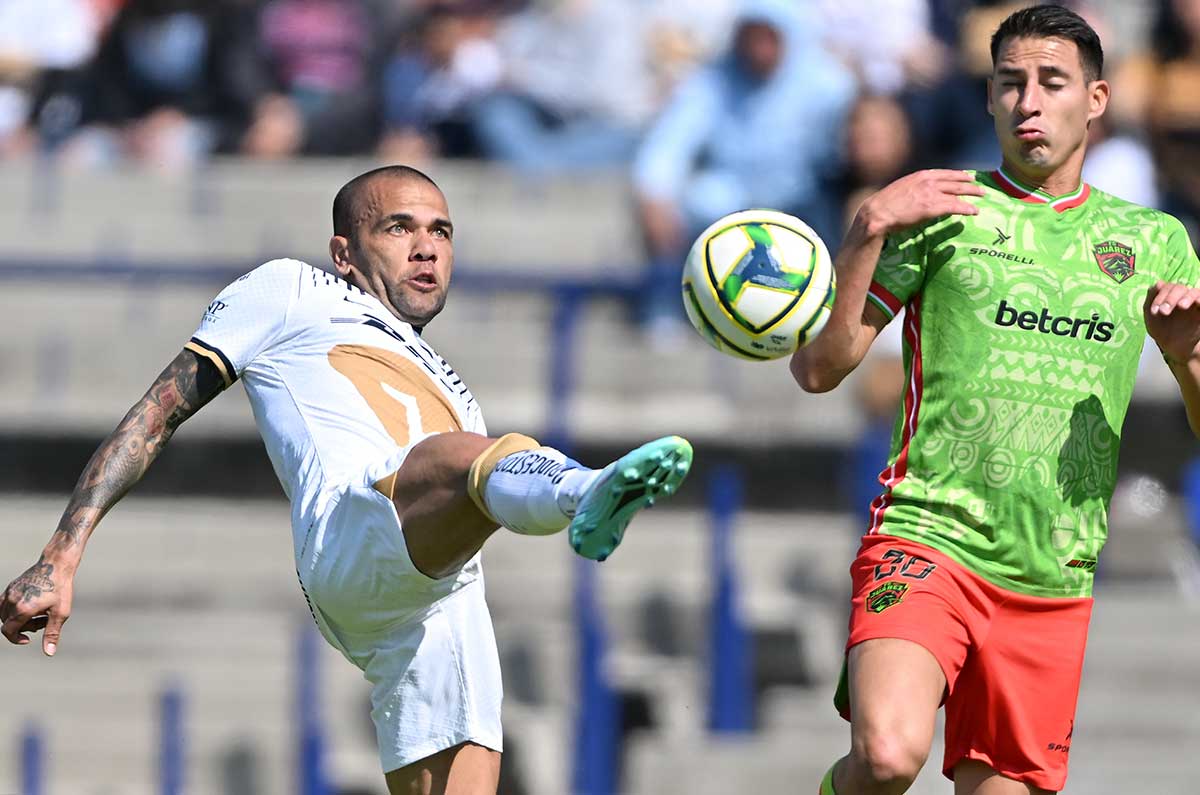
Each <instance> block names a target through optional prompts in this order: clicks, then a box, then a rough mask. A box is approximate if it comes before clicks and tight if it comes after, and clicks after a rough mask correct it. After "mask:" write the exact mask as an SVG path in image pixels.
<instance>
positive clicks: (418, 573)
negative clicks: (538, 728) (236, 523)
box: [0, 166, 691, 795]
mask: <svg viewBox="0 0 1200 795" xmlns="http://www.w3.org/2000/svg"><path fill="white" fill-rule="evenodd" d="M333 216H334V235H333V238H332V239H331V240H330V255H331V257H332V260H333V267H334V269H335V271H336V273H332V272H328V271H325V270H321V269H318V268H314V267H312V266H311V265H307V264H305V263H303V262H299V261H296V260H286V259H283V260H273V261H271V262H268V263H266V264H265V265H262V266H260V267H258V268H256V269H255V270H253V271H251V272H250V273H248V274H246V275H245V276H243V277H241V278H240V279H238V280H237V281H235V282H234V283H233V284H231V285H229V286H228V287H227V288H225V290H224V291H222V292H221V293H220V295H218V296H217V298H216V300H214V301H213V302H212V304H210V305H209V307H208V309H207V311H205V313H204V316H203V319H202V320H201V323H200V327H199V329H198V330H197V331H196V334H195V336H193V337H192V339H191V340H190V341H189V342H188V343H187V345H186V346H185V348H184V350H183V351H181V352H180V354H179V355H178V356H177V357H176V358H175V360H174V361H172V362H171V364H170V365H168V367H167V368H166V370H164V371H163V373H162V374H161V375H160V376H159V378H158V380H156V381H155V382H154V384H153V385H151V387H150V389H149V391H147V393H146V395H145V396H144V397H143V398H142V399H141V400H140V401H138V403H137V404H135V405H134V406H133V407H132V408H131V409H130V411H129V413H128V414H127V415H126V416H125V419H124V420H123V421H122V423H121V424H120V425H119V426H118V428H117V429H116V430H115V431H114V432H113V433H112V434H111V435H110V436H109V437H108V438H107V439H106V440H105V441H104V442H103V443H102V444H101V446H100V447H99V449H98V450H97V451H96V453H95V454H94V455H93V457H92V459H91V461H90V462H89V463H88V465H87V467H86V468H85V470H84V472H83V474H82V475H81V476H80V479H79V483H78V485H77V486H76V488H75V491H74V493H73V494H72V497H71V500H70V502H69V504H68V505H67V508H66V511H65V512H64V514H63V517H62V519H61V520H60V522H59V525H58V528H57V529H56V531H55V532H54V534H53V536H52V537H51V539H50V541H49V543H48V544H47V545H46V547H45V549H44V550H43V552H42V554H41V556H40V557H39V559H38V561H37V563H35V564H34V565H33V566H31V567H30V568H29V569H28V570H27V571H26V572H25V573H23V574H22V575H21V576H19V577H18V578H17V579H16V580H14V581H13V582H12V583H11V584H10V585H9V586H8V588H7V590H6V591H5V593H4V597H3V600H2V601H0V620H2V621H3V634H4V636H5V637H6V638H8V639H9V640H10V641H11V642H13V643H16V644H18V645H23V644H26V643H29V642H30V641H29V637H28V635H27V634H26V633H30V632H36V631H38V630H44V636H43V643H42V647H43V651H44V652H45V653H46V654H48V655H53V654H54V653H55V651H56V648H57V646H58V644H59V642H60V637H61V631H62V626H63V622H65V621H66V620H67V617H68V616H69V614H70V608H71V591H72V583H73V579H74V574H75V570H76V568H77V567H78V565H79V562H80V559H81V557H82V554H83V549H84V545H85V544H86V543H87V540H88V538H89V537H90V535H91V534H92V531H93V530H94V529H95V527H96V524H97V523H98V522H99V521H100V519H101V517H103V515H104V514H105V513H106V512H107V511H108V510H109V509H110V508H111V507H112V506H113V505H114V504H115V503H116V502H117V501H118V500H119V499H120V498H121V497H122V496H123V495H124V494H125V493H126V492H127V491H128V490H129V489H130V487H132V486H133V485H134V484H135V483H136V482H137V481H138V480H139V479H140V478H141V477H142V475H143V474H144V473H145V471H146V469H147V467H149V465H150V464H151V462H152V461H153V460H154V459H155V457H156V456H157V455H158V453H159V452H160V451H161V449H162V447H163V445H164V444H165V443H166V442H167V440H168V439H169V438H170V436H171V434H172V433H173V432H174V430H175V428H177V427H178V426H179V425H180V423H182V422H183V421H184V420H186V419H187V418H188V417H190V416H191V415H192V414H194V413H195V412H196V411H198V410H199V409H200V408H201V407H202V406H204V405H205V404H206V403H207V402H208V401H209V400H211V399H212V398H213V397H215V396H216V395H217V394H218V393H219V392H220V391H221V390H222V389H224V388H226V387H228V386H229V385H231V384H232V383H233V382H234V381H235V380H237V379H238V378H241V379H242V381H243V384H244V385H245V390H246V394H247V396H248V397H249V399H250V405H251V407H252V409H253V411H254V418H255V421H256V422H257V424H258V429H259V432H260V433H261V434H262V438H263V441H264V442H265V444H266V448H267V452H268V453H269V455H270V458H271V463H272V465H273V466H274V468H275V472H276V474H277V475H278V477H279V480H280V483H281V484H282V485H283V488H284V491H285V492H287V495H288V498H289V499H290V500H291V510H292V533H293V542H294V545H295V555H296V568H297V571H298V573H299V575H300V582H301V586H302V588H303V589H304V592H305V596H306V598H307V599H308V601H309V605H310V607H311V609H312V613H313V616H314V618H315V619H316V622H317V625H318V626H319V627H320V630H321V633H322V634H323V635H324V637H325V638H326V639H327V640H328V641H329V642H330V643H331V644H332V645H333V646H334V647H336V648H337V649H338V650H339V651H341V652H342V653H343V654H344V655H345V656H346V657H347V658H348V659H349V660H350V661H351V662H353V663H354V664H355V665H357V666H358V667H359V668H361V669H362V671H363V672H364V674H365V676H366V678H367V679H368V680H369V681H370V682H371V685H372V693H371V704H372V712H371V714H372V718H373V719H374V722H375V726H376V730H377V735H378V740H379V752H380V757H381V761H382V764H383V770H384V772H385V774H386V780H387V785H388V788H389V790H390V792H392V793H405V794H406V795H408V794H409V793H427V794H429V795H432V794H433V793H448V794H451V795H477V794H479V793H488V795H492V794H493V793H495V792H496V787H497V781H498V778H499V770H500V751H501V729H500V700H501V682H500V668H499V660H498V655H497V651H496V641H495V637H494V636H493V634H492V625H491V618H490V616H489V615H488V611H487V606H486V604H485V603H484V599H483V574H482V571H481V568H480V560H479V551H480V548H481V547H482V545H483V543H484V542H485V541H486V540H487V538H488V537H489V536H490V535H491V534H492V533H493V532H494V531H495V530H496V529H497V528H498V527H499V526H503V527H506V528H508V529H509V530H513V531H515V532H518V533H524V534H531V535H544V534H550V533H556V532H558V531H561V530H564V529H567V530H568V534H569V539H570V542H571V544H572V546H573V547H574V548H575V550H576V551H577V552H579V554H581V555H584V556H586V557H589V558H593V559H597V560H603V559H604V558H605V557H607V556H608V555H609V554H610V553H611V552H612V551H613V549H614V548H615V547H616V545H617V544H618V543H620V540H621V537H622V534H623V532H624V530H625V526H626V525H627V524H628V522H629V520H630V518H631V517H632V515H633V514H634V513H636V512H637V511H639V510H641V509H642V508H644V507H646V506H648V505H651V504H653V502H654V501H655V499H656V498H658V497H660V496H666V495H670V494H671V493H673V492H674V490H675V489H676V488H678V486H679V483H680V482H681V481H682V480H683V478H684V476H685V475H686V474H687V471H688V468H689V466H690V464H691V448H690V446H689V445H688V443H687V442H686V441H684V440H683V439H680V438H679V437H666V438H664V439H659V440H658V441H655V442H650V443H649V444H646V445H643V446H642V447H639V448H638V449H636V450H634V451H632V452H630V453H628V454H626V455H625V456H623V457H622V458H621V459H619V460H618V461H615V462H613V463H612V464H609V465H608V466H607V467H605V468H604V469H603V470H592V469H587V468H585V467H583V466H581V465H579V464H578V463H577V462H575V461H572V460H571V459H569V458H567V457H566V456H564V455H563V454H562V453H561V452H559V451H558V450H555V449H553V448H549V447H542V446H540V445H539V444H538V443H537V442H535V441H534V440H533V439H530V438H529V437H527V436H521V435H519V434H507V435H505V436H501V437H499V438H489V437H488V436H487V431H486V429H485V427H484V424H483V416H482V414H481V412H480V409H479V405H478V404H477V403H476V402H475V399H474V398H473V397H472V396H471V393H470V391H469V390H468V389H467V387H466V385H465V384H463V381H462V379H461V378H459V377H458V375H457V374H455V372H454V370H453V369H451V367H450V365H448V364H447V363H446V361H445V360H444V359H442V358H441V357H440V356H438V355H437V354H436V353H435V352H434V351H433V349H432V348H430V347H429V345H427V344H426V343H425V342H424V341H423V340H422V339H421V329H422V328H423V327H424V326H425V324H427V323H428V322H429V321H430V320H432V319H433V317H434V316H435V315H437V313H438V312H439V311H440V310H441V309H442V306H443V305H444V304H445V301H446V291H447V288H448V287H449V285H450V275H451V270H452V266H453V261H454V248H453V237H454V230H453V226H452V224H451V222H450V217H449V212H448V210H447V207H446V200H445V197H444V196H443V195H442V192H441V190H439V189H438V187H437V186H436V185H435V184H434V183H433V181H432V180H431V179H429V177H427V176H426V175H424V174H422V173H421V172H419V171H417V170H415V169H411V168H408V167H406V166H389V167H385V168H380V169H376V170H374V171H370V172H367V173H366V174H363V175H360V176H359V177H356V178H355V179H353V180H351V181H350V182H349V183H347V184H346V185H345V186H344V187H343V188H342V189H341V190H340V191H339V192H338V195H337V197H336V198H335V199H334V207H333Z"/></svg>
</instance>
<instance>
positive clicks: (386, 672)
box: [297, 484, 503, 773]
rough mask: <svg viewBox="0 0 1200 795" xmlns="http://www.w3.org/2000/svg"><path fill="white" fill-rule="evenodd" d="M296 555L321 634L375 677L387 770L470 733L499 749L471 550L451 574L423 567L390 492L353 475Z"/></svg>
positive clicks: (496, 694) (486, 633) (497, 692)
mask: <svg viewBox="0 0 1200 795" xmlns="http://www.w3.org/2000/svg"><path fill="white" fill-rule="evenodd" d="M300 557H301V559H300V562H299V565H298V566H297V570H298V572H299V574H300V582H301V585H302V587H303V588H304V591H305V595H306V597H307V598H308V600H309V606H310V607H311V608H312V611H313V617H314V618H315V619H316V621H317V625H318V626H319V627H320V629H321V633H322V634H323V635H324V636H325V638H326V640H328V641H329V642H330V643H331V644H332V645H333V646H334V647H335V648H337V649H338V650H339V651H341V652H342V654H344V655H345V656H346V657H347V658H348V659H349V660H350V661H351V662H353V663H354V664H355V665H357V666H358V667H359V668H360V669H362V671H363V673H364V674H365V675H366V678H367V680H368V681H369V682H370V683H371V717H372V719H373V720H374V722H375V730H376V734H377V736H378V739H379V757H380V761H381V762H382V764H383V770H384V772H385V773H386V772H389V771H392V770H395V769H397V768H400V767H404V766H405V765H408V764H412V763H413V762H416V761H418V760H420V759H424V758H425V757H427V756H430V755H432V754H435V753H437V752H438V751H441V750H444V749H446V748H450V747H452V746H455V745H458V744H460V743H463V742H467V741H470V742H473V743H477V744H479V745H482V746H485V747H487V748H491V749H494V750H496V751H500V750H502V747H501V738H502V733H501V728H500V701H501V698H502V695H503V691H502V685H501V681H500V655H499V652H498V651H497V649H496V636H495V634H494V632H493V630H492V619H491V616H490V615H489V613H488V609H487V604H486V602H485V601H484V588H483V572H482V570H481V568H480V561H479V556H478V555H476V556H475V557H474V558H472V560H471V561H470V562H468V563H467V565H466V566H464V567H463V568H462V569H461V570H460V571H459V572H458V573H457V574H455V575H452V576H450V577H445V578H442V579H438V580H435V579H431V578H430V577H427V576H425V575H424V574H422V573H421V572H419V571H417V569H416V567H414V566H413V563H412V560H411V559H410V558H409V556H408V549H407V547H406V546H405V543H404V537H403V534H402V531H401V528H400V519H399V517H398V516H397V515H396V510H395V507H394V506H393V504H392V501H391V500H390V499H388V498H387V497H385V496H384V495H383V494H380V493H379V492H378V491H376V490H375V489H374V488H372V487H371V486H370V485H366V484H361V485H357V484H356V485H351V486H347V487H346V488H343V489H340V490H337V491H336V492H335V493H333V494H332V495H331V496H330V500H329V502H328V503H327V504H326V506H325V507H324V509H323V510H322V511H321V516H320V518H319V519H318V520H317V521H316V522H315V523H314V524H313V525H312V528H311V529H310V531H309V532H308V533H307V541H306V542H305V543H304V546H303V549H302V551H301V556H300Z"/></svg>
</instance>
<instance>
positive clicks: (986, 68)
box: [903, 0, 1029, 169]
mask: <svg viewBox="0 0 1200 795" xmlns="http://www.w3.org/2000/svg"><path fill="white" fill-rule="evenodd" d="M946 5H947V4H946V3H943V7H942V9H941V10H940V12H939V13H940V14H941V17H940V19H939V23H938V24H939V28H942V29H945V28H947V27H948V26H951V27H952V29H954V30H955V31H956V33H955V35H954V39H953V41H952V42H951V43H950V46H951V51H952V52H951V55H950V56H949V63H950V64H952V66H953V68H951V69H949V71H947V72H946V73H944V74H943V75H941V76H940V78H938V79H935V80H933V82H930V83H928V84H917V83H911V84H909V85H908V86H906V87H905V91H904V93H903V100H904V104H905V106H906V107H907V109H908V111H909V118H910V119H911V120H912V123H913V132H914V136H913V137H914V140H915V141H916V144H917V146H916V152H915V160H916V163H917V165H919V166H921V167H934V168H978V169H993V168H995V167H996V165H997V164H998V163H999V162H1000V149H999V147H998V146H997V144H996V133H995V130H994V126H993V121H992V117H991V116H990V115H989V114H988V112H987V80H988V78H989V77H991V75H992V53H991V39H992V33H994V32H995V30H996V28H997V27H999V25H1000V22H1001V21H1002V20H1003V19H1004V18H1005V17H1006V16H1008V15H1009V14H1010V13H1012V12H1013V11H1015V10H1016V9H1018V8H1021V7H1023V6H1026V5H1029V3H1028V2H1026V1H1025V0H1001V1H1000V2H985V3H979V4H977V5H975V6H973V7H964V5H963V4H957V6H956V7H954V8H947V7H946ZM955 15H957V25H956V26H952V25H951V22H950V20H951V19H952V18H953V17H954V16H955Z"/></svg>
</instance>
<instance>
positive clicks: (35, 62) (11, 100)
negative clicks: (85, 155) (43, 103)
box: [0, 0, 105, 157]
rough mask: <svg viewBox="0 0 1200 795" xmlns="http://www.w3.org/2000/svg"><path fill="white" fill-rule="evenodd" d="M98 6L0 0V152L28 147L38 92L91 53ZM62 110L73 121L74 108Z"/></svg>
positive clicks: (80, 1)
mask: <svg viewBox="0 0 1200 795" xmlns="http://www.w3.org/2000/svg"><path fill="white" fill-rule="evenodd" d="M103 10H104V9H102V8H99V7H97V5H96V4H93V3H92V2H90V0H38V1H37V2H30V0H0V157H3V156H7V155H14V154H20V153H24V152H28V151H30V150H31V149H33V147H34V146H35V144H36V138H35V135H34V133H33V130H32V129H31V126H30V119H31V117H32V116H33V115H34V106H35V100H36V97H37V95H38V94H40V93H42V92H43V91H44V90H45V87H46V86H47V85H49V84H51V83H53V82H54V81H55V80H56V79H57V78H56V76H57V75H60V74H67V73H72V72H74V71H75V70H77V69H78V68H80V67H81V66H82V65H83V64H84V63H86V62H87V61H88V60H89V59H90V58H91V57H92V55H93V54H94V53H95V51H96V44H97V40H98V38H99V36H100V28H101V25H102V24H103V21H104V16H105V15H104V13H102V12H103ZM67 110H68V114H69V115H70V114H71V113H72V111H73V116H74V120H72V121H70V124H72V125H74V124H75V123H77V121H78V115H79V111H78V108H77V106H72V107H71V108H69V109H67Z"/></svg>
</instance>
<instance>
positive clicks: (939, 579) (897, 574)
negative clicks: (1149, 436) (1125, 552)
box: [792, 5, 1200, 795]
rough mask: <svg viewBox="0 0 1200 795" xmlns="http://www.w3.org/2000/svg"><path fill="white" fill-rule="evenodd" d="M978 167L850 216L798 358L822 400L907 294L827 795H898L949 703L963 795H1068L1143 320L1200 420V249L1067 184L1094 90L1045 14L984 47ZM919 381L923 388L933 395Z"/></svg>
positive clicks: (1084, 52)
mask: <svg viewBox="0 0 1200 795" xmlns="http://www.w3.org/2000/svg"><path fill="white" fill-rule="evenodd" d="M991 49H992V59H993V70H994V71H993V75H992V78H991V80H990V81H989V85H988V97H987V101H988V109H989V111H990V112H991V113H992V115H993V117H994V118H995V128H996V134H997V137H998V139H999V142H1000V149H1001V152H1002V154H1003V158H1002V163H1001V164H1000V167H999V168H998V169H997V170H996V171H992V172H978V173H969V172H961V171H950V170H934V171H923V172H919V173H916V174H911V175H909V176H906V177H904V178H902V179H899V180H897V181H896V182H894V183H892V184H890V185H888V186H887V187H885V188H884V189H883V190H881V191H879V192H878V193H876V194H875V195H873V196H872V197H870V198H869V199H868V200H867V201H866V202H865V203H864V204H863V205H862V207H861V208H860V210H859V211H858V214H857V216H856V217H855V219H854V222H853V224H852V225H851V228H850V230H849V231H848V233H847V235H846V239H845V242H844V243H843V245H842V248H841V253H840V254H839V256H838V260H837V277H838V296H837V303H836V304H835V306H834V309H833V313H832V316H831V318H830V320H829V323H828V325H827V326H826V328H825V330H824V331H823V333H822V334H821V335H820V336H819V337H818V338H817V339H816V340H815V341H814V342H813V343H812V344H811V345H810V346H809V347H807V348H804V349H803V350H801V351H800V352H799V353H797V354H796V355H795V356H794V358H793V359H792V372H793V374H794V375H795V377H796V380H797V381H798V382H799V383H800V385H801V386H802V387H803V388H804V389H805V390H807V391H810V392H824V391H827V390H830V389H833V388H834V387H835V386H837V385H838V384H839V383H840V382H841V380H842V379H843V378H844V377H845V376H846V375H847V374H848V373H849V372H850V371H851V370H853V369H854V368H855V367H856V366H857V365H858V363H859V362H860V361H861V360H862V358H863V356H864V355H865V354H866V352H867V349H868V347H869V346H870V345H871V343H872V341H873V340H874V339H875V336H876V334H877V333H878V332H879V331H880V330H881V329H882V328H883V327H884V326H885V325H886V324H887V323H888V322H890V321H891V320H892V318H893V317H894V316H895V315H896V314H897V313H899V311H900V310H901V309H902V308H903V309H904V310H905V312H904V320H903V323H904V340H905V366H906V371H907V376H908V388H907V391H906V394H905V397H904V401H903V406H902V411H901V412H900V416H899V417H898V418H897V423H896V427H895V431H894V434H893V440H892V454H891V458H890V460H889V463H888V467H887V468H886V469H885V470H884V471H883V473H882V474H881V475H880V481H881V483H882V485H883V491H882V494H881V495H880V496H879V497H878V498H877V499H876V500H875V502H874V503H873V505H872V506H871V525H870V528H869V529H868V531H867V534H866V535H865V536H864V538H863V542H862V546H861V548H860V550H859V554H858V557H857V558H856V559H855V561H854V563H853V564H852V566H851V575H852V579H853V589H854V596H853V600H852V612H851V619H850V637H849V639H848V642H847V655H846V667H845V669H844V676H843V679H842V682H841V684H840V685H839V688H838V694H837V697H836V698H835V702H836V703H837V706H838V708H839V710H840V711H841V713H842V714H843V716H845V717H847V718H848V719H849V720H850V722H851V748H850V752H849V754H847V755H846V756H845V757H843V758H842V759H840V760H838V761H837V763H836V764H834V766H833V767H832V768H830V771H829V773H827V774H826V776H825V780H824V781H823V782H822V783H821V789H820V792H821V793H823V795H829V794H830V793H838V795H874V793H902V792H904V791H906V790H907V789H908V787H909V786H910V785H911V784H912V782H913V780H914V779H915V778H916V776H917V773H918V772H919V771H920V769H921V767H922V766H923V765H924V763H925V759H926V757H927V756H928V754H929V749H930V745H931V743H932V738H933V731H934V720H935V714H936V712H937V710H938V708H939V706H940V705H942V704H944V705H945V707H946V743H945V745H946V754H945V758H944V759H943V763H942V769H943V772H944V773H945V774H946V775H947V776H948V777H949V778H951V779H953V780H954V787H955V792H956V793H957V795H967V794H968V793H970V794H971V795H1018V794H1020V795H1026V794H1027V793H1039V794H1040V793H1051V792H1056V791H1058V790H1060V789H1061V788H1062V787H1063V784H1064V782H1065V780H1066V774H1067V757H1068V754H1069V752H1070V747H1071V737H1072V734H1073V731H1074V715H1075V703H1076V699H1077V696H1078V690H1079V675H1080V671H1081V668H1082V664H1083V652H1084V645H1085V642H1086V636H1087V624H1088V620H1089V618H1090V615H1091V606H1092V600H1091V585H1092V576H1093V572H1094V570H1095V568H1096V566H1097V561H1098V559H1099V553H1100V550H1101V548H1102V547H1103V545H1104V540H1105V536H1106V531H1107V524H1106V516H1107V508H1108V502H1109V500H1110V499H1111V497H1112V490H1113V486H1114V482H1115V479H1116V457H1117V447H1118V442H1119V436H1120V429H1121V425H1122V422H1123V420H1124V415H1125V411H1126V408H1127V407H1128V404H1129V398H1130V394H1131V392H1132V388H1133V380H1134V375H1135V372H1136V368H1137V362H1138V358H1139V354H1140V351H1141V348H1142V344H1143V341H1144V340H1145V336H1146V334H1149V335H1150V337H1151V338H1152V339H1153V340H1154V341H1155V342H1156V343H1157V344H1158V346H1159V348H1160V349H1161V350H1162V353H1163V356H1164V358H1165V359H1166V361H1167V364H1168V366H1169V367H1170V368H1171V371H1172V372H1173V373H1174V375H1175V377H1176V379H1177V381H1178V382H1179V387H1180V392H1181V393H1182V396H1183V401H1184V404H1185V406H1186V408H1187V415H1188V420H1189V423H1190V424H1191V426H1192V428H1193V430H1194V431H1196V430H1200V290H1198V289H1197V288H1196V286H1195V285H1197V284H1200V263H1198V262H1197V259H1196V255H1195V253H1194V250H1193V248H1192V246H1191V244H1190V243H1189V241H1188V238H1187V234H1186V232H1185V231H1184V229H1183V227H1182V225H1181V224H1180V223H1179V222H1178V221H1177V220H1175V219H1174V218H1171V217H1170V216H1167V215H1165V214H1163V213H1159V212H1156V211H1154V210H1150V209H1147V208H1143V207H1139V206H1137V205H1133V204H1130V203H1128V202H1124V201H1122V200H1120V199H1118V198H1116V197H1115V196H1111V195H1108V194H1105V193H1103V192H1101V191H1098V190H1095V189H1093V188H1091V187H1090V186H1088V185H1086V184H1085V183H1083V182H1082V179H1081V171H1082V166H1083V160H1084V154H1085V148H1086V144H1087V128H1088V125H1089V123H1090V122H1091V121H1092V120H1093V119H1096V118H1097V117H1099V116H1100V115H1101V114H1103V113H1104V110H1105V106H1106V105H1107V102H1108V97H1109V86H1108V83H1106V82H1105V81H1104V80H1103V79H1101V70H1102V66H1103V53H1102V50H1101V46H1100V41H1099V38H1098V36H1097V35H1096V32H1095V31H1094V30H1093V29H1092V28H1091V27H1090V26H1089V25H1088V24H1087V23H1086V22H1085V21H1084V20H1083V19H1081V18H1080V17H1079V16H1077V15H1076V14H1075V13H1073V12H1071V11H1069V10H1067V9H1065V8H1062V7H1060V6H1052V5H1046V6H1035V7H1031V8H1026V9H1022V10H1020V11H1017V12H1016V13H1014V14H1012V15H1011V16H1010V17H1008V18H1007V19H1006V20H1005V21H1004V22H1003V23H1002V24H1001V25H1000V27H999V28H998V29H997V31H996V32H995V35H994V36H993V38H992V42H991ZM926 386H928V389H926V388H925V387H926Z"/></svg>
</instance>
